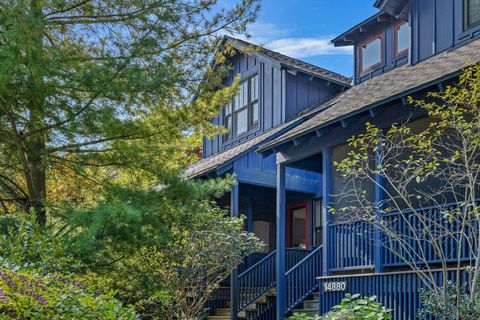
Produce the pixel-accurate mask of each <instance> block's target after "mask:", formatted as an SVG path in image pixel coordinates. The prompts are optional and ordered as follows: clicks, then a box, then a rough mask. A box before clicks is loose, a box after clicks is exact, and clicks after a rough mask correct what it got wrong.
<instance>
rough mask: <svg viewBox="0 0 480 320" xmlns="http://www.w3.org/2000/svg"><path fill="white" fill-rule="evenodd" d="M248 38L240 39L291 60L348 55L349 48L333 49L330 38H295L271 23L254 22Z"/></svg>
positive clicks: (249, 29)
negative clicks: (283, 55)
mask: <svg viewBox="0 0 480 320" xmlns="http://www.w3.org/2000/svg"><path fill="white" fill-rule="evenodd" d="M247 32H248V34H249V35H250V36H251V37H250V38H248V39H247V38H246V37H245V36H242V35H241V36H238V35H237V37H238V38H240V39H244V40H247V41H250V42H252V43H255V44H258V45H261V46H264V47H266V48H268V49H271V50H274V51H277V52H280V53H283V54H285V55H287V56H290V57H292V58H297V59H302V58H311V57H318V56H323V55H350V54H352V48H351V47H335V46H334V45H333V44H332V43H331V39H332V38H333V37H332V36H319V37H295V36H294V32H293V30H291V29H285V28H280V27H278V26H276V25H275V24H272V23H264V22H255V23H254V24H252V25H250V26H249V27H248V30H247Z"/></svg>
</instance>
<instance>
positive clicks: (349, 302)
mask: <svg viewBox="0 0 480 320" xmlns="http://www.w3.org/2000/svg"><path fill="white" fill-rule="evenodd" d="M376 300H377V297H375V296H373V297H370V298H363V299H362V298H360V295H359V294H355V295H350V294H347V295H345V298H344V299H343V300H342V302H340V304H339V305H337V306H335V307H333V308H332V311H330V312H329V313H327V314H326V315H324V316H323V317H319V316H315V317H309V316H307V315H305V314H294V315H293V316H292V317H290V320H387V319H392V315H391V314H390V313H391V310H389V309H387V308H385V307H383V306H382V305H381V304H380V303H378V302H377V301H376Z"/></svg>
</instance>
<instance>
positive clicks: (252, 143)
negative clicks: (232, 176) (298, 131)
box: [184, 117, 300, 178]
mask: <svg viewBox="0 0 480 320" xmlns="http://www.w3.org/2000/svg"><path fill="white" fill-rule="evenodd" d="M299 120H300V118H299V117H297V118H295V119H293V120H291V121H288V122H285V123H283V124H281V125H279V126H277V127H275V128H273V129H271V130H268V131H266V132H264V133H262V134H260V135H258V136H256V137H254V138H252V139H249V140H247V141H245V142H244V143H241V144H239V145H237V146H235V147H232V148H230V149H227V150H225V151H223V152H221V153H218V154H216V155H213V156H210V157H208V158H205V159H202V160H200V161H198V162H195V163H194V164H192V165H190V166H189V167H187V168H186V169H185V171H184V176H185V177H187V178H196V177H200V176H202V175H205V174H207V173H209V172H212V171H214V170H216V169H217V168H218V167H219V166H221V165H224V164H226V163H227V162H229V161H232V160H234V159H235V158H236V157H237V156H239V155H241V154H242V153H244V152H247V151H249V150H251V149H253V148H255V147H256V146H258V145H259V144H260V143H262V142H264V141H266V140H267V139H269V138H271V137H273V136H275V135H276V134H279V133H281V132H282V130H285V129H287V128H288V127H289V126H291V125H294V124H295V123H296V122H298V121H299Z"/></svg>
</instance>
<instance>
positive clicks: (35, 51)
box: [26, 0, 47, 225]
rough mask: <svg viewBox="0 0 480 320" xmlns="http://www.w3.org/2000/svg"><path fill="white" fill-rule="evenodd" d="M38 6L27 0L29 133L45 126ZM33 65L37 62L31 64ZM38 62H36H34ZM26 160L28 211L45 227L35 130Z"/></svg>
mask: <svg viewBox="0 0 480 320" xmlns="http://www.w3.org/2000/svg"><path fill="white" fill-rule="evenodd" d="M42 9H43V8H42V4H41V1H39V0H31V15H32V17H33V21H34V23H33V25H32V27H33V29H34V30H32V31H33V32H32V44H33V45H32V48H31V50H32V51H31V54H30V57H31V59H32V60H35V61H33V62H32V64H31V66H33V67H32V68H31V69H30V70H29V73H30V81H31V91H30V99H29V100H30V101H29V107H30V108H29V109H30V119H29V124H28V127H29V129H30V130H39V129H41V128H42V127H43V126H44V125H45V93H44V92H45V80H44V77H45V70H44V69H43V68H42V63H41V62H44V61H45V56H44V55H45V54H44V46H43V37H44V31H45V30H44V28H45V26H44V24H43V13H42ZM35 62H37V63H35ZM38 62H40V63H38ZM26 144H27V147H26V150H27V161H28V168H29V170H30V177H29V178H30V179H31V189H32V192H31V193H30V194H29V198H30V199H29V203H30V209H33V210H35V215H36V217H37V221H38V223H40V224H41V225H45V223H46V221H47V213H46V196H47V185H46V169H47V168H46V161H45V157H46V133H44V132H42V131H41V130H40V131H39V133H38V134H35V135H33V136H32V137H30V138H29V139H28V141H27V142H26Z"/></svg>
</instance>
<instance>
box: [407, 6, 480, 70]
mask: <svg viewBox="0 0 480 320" xmlns="http://www.w3.org/2000/svg"><path fill="white" fill-rule="evenodd" d="M463 2H464V1H463V0H411V2H410V8H411V19H410V21H411V25H412V30H413V33H412V50H413V51H412V63H414V64H415V63H417V62H420V61H422V60H425V59H428V58H430V57H432V56H433V55H435V54H438V53H440V52H442V51H445V50H448V49H450V48H453V47H455V46H458V45H461V44H462V43H464V42H465V41H468V40H470V39H472V38H475V37H478V36H480V26H478V25H477V26H475V27H473V28H470V29H468V30H464V28H463V13H464V10H463Z"/></svg>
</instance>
